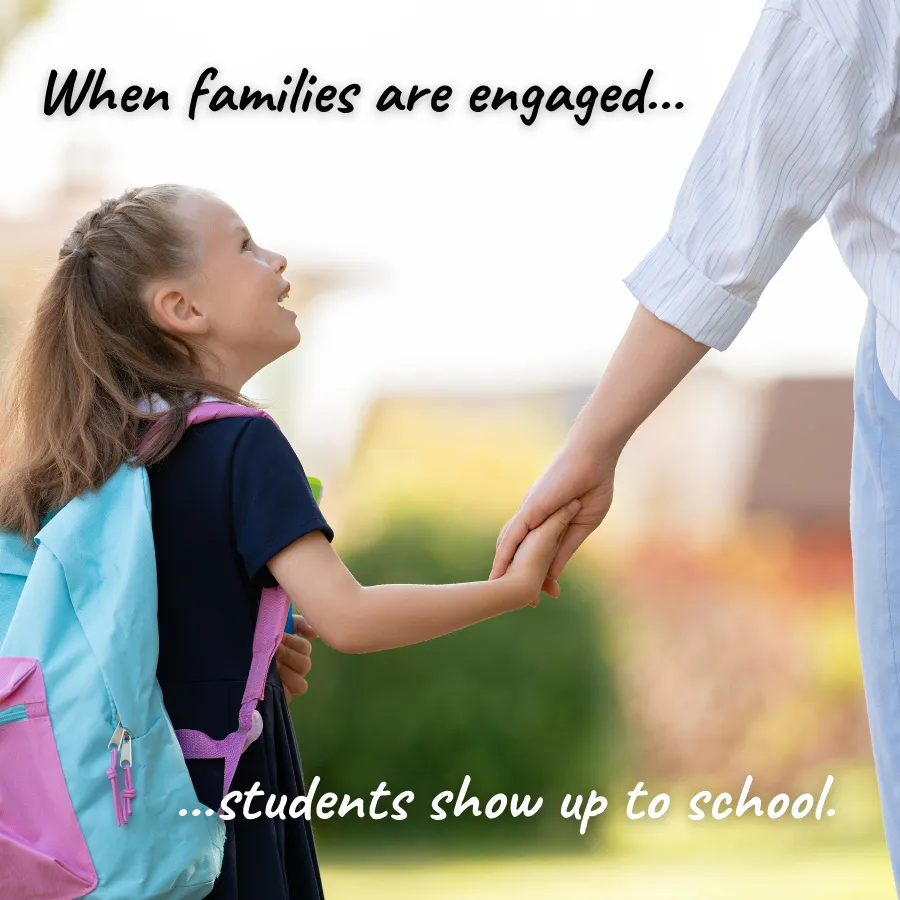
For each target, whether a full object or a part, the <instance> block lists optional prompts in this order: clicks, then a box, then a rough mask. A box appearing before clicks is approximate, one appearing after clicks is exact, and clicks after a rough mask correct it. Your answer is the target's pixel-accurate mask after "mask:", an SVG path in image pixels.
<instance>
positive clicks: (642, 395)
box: [567, 305, 709, 456]
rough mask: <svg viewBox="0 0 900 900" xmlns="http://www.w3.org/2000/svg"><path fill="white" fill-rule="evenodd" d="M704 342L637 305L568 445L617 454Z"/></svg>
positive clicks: (690, 365) (695, 358)
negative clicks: (699, 341)
mask: <svg viewBox="0 0 900 900" xmlns="http://www.w3.org/2000/svg"><path fill="white" fill-rule="evenodd" d="M707 350H709V347H708V346H707V345H706V344H700V343H697V341H695V340H693V339H691V338H689V337H688V336H687V335H686V334H684V332H682V331H679V330H678V329H677V328H675V327H673V326H672V325H669V324H668V323H666V322H663V321H661V320H660V319H657V318H656V316H654V315H653V313H651V312H649V311H648V310H647V309H645V308H644V307H643V306H641V305H638V307H637V309H636V310H635V313H634V316H633V318H632V320H631V323H630V324H629V326H628V329H627V330H626V332H625V334H624V335H623V337H622V340H621V341H620V342H619V346H618V347H617V348H616V351H615V353H614V354H613V357H612V359H611V360H610V362H609V365H608V366H607V367H606V371H605V372H604V373H603V376H602V377H601V379H600V382H599V383H598V385H597V387H596V389H595V390H594V393H593V394H592V395H591V398H590V400H588V402H587V404H586V405H585V407H584V409H583V410H582V411H581V412H580V413H579V415H578V417H577V418H576V420H575V422H574V424H573V425H572V429H571V431H570V432H569V438H568V441H567V443H568V445H569V446H570V447H577V448H579V449H583V450H586V451H588V452H590V453H592V454H595V455H602V454H612V455H616V456H617V455H618V454H619V453H620V452H621V451H622V448H623V447H624V446H625V444H626V443H627V442H628V440H629V438H630V437H631V435H632V434H634V432H635V431H636V430H637V428H638V426H639V425H640V424H641V423H642V422H643V421H644V420H645V419H646V418H647V417H648V416H649V415H650V413H652V412H653V410H655V409H656V407H657V406H659V404H660V403H662V401H663V400H664V399H665V398H666V397H667V396H668V395H669V394H670V393H671V392H672V390H673V389H674V388H675V387H676V385H677V384H678V383H679V382H680V381H681V380H682V379H683V378H684V376H685V375H687V373H688V372H690V370H691V369H692V368H693V367H694V366H695V365H696V364H697V363H698V362H699V361H700V360H701V359H702V358H703V355H704V354H705V353H706V351H707Z"/></svg>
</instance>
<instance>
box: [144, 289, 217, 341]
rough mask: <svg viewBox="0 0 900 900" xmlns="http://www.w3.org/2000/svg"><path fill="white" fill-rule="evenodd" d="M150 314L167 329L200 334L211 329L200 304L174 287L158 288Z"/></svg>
mask: <svg viewBox="0 0 900 900" xmlns="http://www.w3.org/2000/svg"><path fill="white" fill-rule="evenodd" d="M150 315H151V316H152V317H153V319H154V320H155V321H156V324H157V325H159V326H160V328H162V329H163V330H165V331H171V332H174V333H175V334H186V335H194V336H196V335H200V334H206V332H207V331H208V330H209V319H208V318H207V316H206V314H205V313H204V312H203V310H202V309H201V308H200V306H199V305H198V304H197V303H196V302H195V301H194V300H191V299H190V298H189V297H188V296H186V295H185V294H184V293H182V292H181V291H179V290H177V289H176V288H173V287H162V288H159V289H158V290H156V291H155V292H154V294H153V296H152V297H151V299H150Z"/></svg>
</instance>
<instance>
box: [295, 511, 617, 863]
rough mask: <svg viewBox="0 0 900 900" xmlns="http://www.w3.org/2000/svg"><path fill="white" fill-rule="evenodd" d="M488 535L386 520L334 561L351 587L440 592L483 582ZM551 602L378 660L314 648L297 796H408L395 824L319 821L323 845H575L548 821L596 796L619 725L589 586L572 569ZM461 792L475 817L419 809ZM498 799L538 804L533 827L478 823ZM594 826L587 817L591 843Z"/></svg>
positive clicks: (352, 817)
mask: <svg viewBox="0 0 900 900" xmlns="http://www.w3.org/2000/svg"><path fill="white" fill-rule="evenodd" d="M495 537H496V533H495V532H492V533H486V532H485V533H477V532H473V531H471V530H464V529H461V528H460V527H459V526H454V525H452V524H450V523H447V522H440V521H427V520H406V521H398V522H395V523H394V524H392V525H391V526H389V527H388V529H387V530H386V531H385V532H384V533H383V534H382V536H381V537H380V538H379V539H378V540H377V541H376V542H375V543H373V544H371V545H370V546H367V547H365V548H363V549H360V550H357V551H356V552H353V553H351V554H346V555H345V556H344V559H345V562H346V563H347V565H348V567H349V568H350V570H351V571H352V572H353V573H354V575H355V576H356V577H357V579H358V580H359V581H360V583H361V584H366V585H371V584H384V583H421V584H444V583H451V582H461V581H477V580H481V579H484V578H486V577H487V574H488V573H489V571H490V567H491V562H492V559H493V552H494V541H495ZM561 588H562V596H561V597H560V599H559V600H553V599H550V598H548V597H546V596H544V597H542V600H541V603H540V605H539V606H538V608H537V609H532V608H526V609H524V610H521V611H518V612H514V613H509V614H505V615H501V616H498V617H496V618H494V619H491V620H488V621H487V622H484V623H482V624H479V625H476V626H474V627H471V628H467V629H464V630H462V631H460V632H456V633H455V634H452V635H448V636H446V637H443V638H439V639H437V640H433V641H428V642H426V643H423V644H418V645H415V646H412V647H403V648H398V649H396V650H390V651H387V652H382V653H370V654H363V655H342V654H339V653H336V652H335V651H333V650H332V649H331V648H330V647H328V646H326V645H325V644H324V643H322V642H316V645H315V649H314V651H313V669H312V672H311V674H310V678H309V681H310V690H309V692H308V693H307V694H306V695H305V696H303V697H301V698H298V699H297V700H295V701H294V702H293V704H292V713H293V717H294V724H295V728H296V731H297V738H298V742H299V745H300V749H301V753H302V756H303V761H304V773H305V777H306V782H307V785H309V784H310V782H311V781H312V779H313V778H314V776H316V775H318V776H320V779H321V781H320V783H319V785H318V788H317V796H316V798H315V801H316V802H317V800H318V798H319V797H321V796H322V794H323V793H325V792H327V791H330V792H333V793H336V794H338V795H339V796H342V795H344V794H348V795H351V796H353V797H356V796H359V797H362V798H364V800H365V801H366V804H367V805H366V809H367V811H368V802H369V800H370V792H372V791H374V790H375V789H376V788H377V787H378V785H379V784H380V783H381V782H382V781H385V782H387V785H386V787H387V789H388V790H389V791H391V795H392V796H391V797H389V798H386V799H383V800H381V801H380V805H379V810H388V811H389V812H393V810H392V809H391V802H392V799H393V796H395V795H396V794H398V793H400V792H401V791H403V790H411V791H413V792H414V793H415V799H414V800H413V801H412V802H411V803H410V804H407V805H406V806H405V807H404V808H405V810H406V812H407V818H406V819H405V820H402V821H398V820H394V819H391V818H385V819H380V820H373V819H371V818H369V816H368V814H367V815H366V816H365V818H363V819H360V818H358V816H357V815H356V814H355V813H352V812H351V813H350V814H349V815H345V816H344V817H339V816H337V815H335V816H333V817H332V818H331V819H319V818H318V817H316V816H315V815H314V818H313V827H314V829H315V832H316V835H317V837H318V838H320V839H322V840H323V843H324V844H325V845H326V846H333V845H336V844H342V843H352V844H354V845H357V846H358V845H359V844H360V843H367V844H379V843H381V842H383V841H384V842H390V843H391V845H392V847H395V846H397V845H398V844H405V845H407V846H409V845H423V844H424V845H436V844H437V845H441V846H443V847H447V846H452V845H455V844H462V845H466V846H467V848H468V849H471V848H472V846H473V845H482V844H484V843H485V842H489V843H491V844H492V845H496V844H497V843H498V842H499V843H503V842H508V841H511V842H514V843H515V846H516V847H518V848H522V847H523V845H525V844H535V845H541V846H542V847H545V846H546V845H547V844H548V842H549V843H551V844H555V845H556V846H565V847H573V846H574V845H579V844H585V843H587V842H585V841H584V840H583V839H581V835H579V833H578V823H577V822H574V821H572V820H564V819H562V817H561V816H560V814H559V807H560V803H561V801H562V798H563V797H564V795H565V794H566V793H573V794H576V793H582V794H585V795H587V794H589V793H590V791H591V790H592V789H596V790H597V791H598V792H599V793H605V792H606V789H607V788H608V786H609V784H610V774H611V772H610V769H611V766H612V759H613V756H614V752H615V750H616V748H617V745H618V735H620V733H621V729H620V728H619V725H618V704H617V702H616V697H615V693H614V688H613V678H612V670H611V665H610V663H609V661H608V659H607V655H606V651H605V635H606V628H605V624H604V620H603V618H602V602H601V601H602V597H601V596H599V595H598V590H597V585H596V583H595V582H594V581H592V580H589V579H587V578H586V577H584V575H580V574H579V573H578V570H577V567H576V565H575V564H571V565H570V566H569V568H568V569H567V570H566V572H565V573H564V575H563V579H562V581H561ZM466 775H469V776H470V777H471V785H470V787H469V791H468V796H470V797H471V796H478V797H479V798H480V800H481V806H482V815H481V816H480V817H477V818H476V817H473V816H472V815H471V814H470V813H465V814H463V815H461V816H460V817H459V818H456V817H454V816H453V813H452V803H449V804H448V803H445V804H444V808H445V810H447V811H448V813H449V815H448V818H446V819H444V820H442V821H435V820H432V819H431V818H430V815H431V814H432V812H433V809H432V805H431V804H432V799H433V797H435V796H436V795H437V794H438V793H440V792H441V791H443V790H450V791H453V792H454V794H456V793H457V792H458V791H459V789H460V787H461V785H462V782H463V779H464V777H465V776H466ZM496 793H505V794H507V795H508V796H511V795H512V794H513V793H517V794H519V795H520V797H521V795H523V794H530V795H531V797H532V800H534V799H535V798H536V797H538V796H542V797H543V798H544V804H543V806H542V808H541V809H540V811H539V812H538V813H537V814H536V815H535V816H533V817H531V818H526V817H524V816H522V817H519V818H513V817H512V816H510V815H509V814H508V812H507V813H504V814H503V815H501V816H499V817H498V818H495V819H487V818H486V817H485V815H484V813H483V807H484V804H485V803H486V801H487V800H488V799H489V798H490V797H491V796H492V795H494V794H496ZM602 821H603V818H602V817H601V818H599V819H595V820H593V822H592V824H591V832H592V834H594V835H595V836H596V833H597V832H599V831H600V830H601V828H602Z"/></svg>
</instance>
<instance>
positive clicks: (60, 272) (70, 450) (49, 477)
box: [0, 184, 253, 540]
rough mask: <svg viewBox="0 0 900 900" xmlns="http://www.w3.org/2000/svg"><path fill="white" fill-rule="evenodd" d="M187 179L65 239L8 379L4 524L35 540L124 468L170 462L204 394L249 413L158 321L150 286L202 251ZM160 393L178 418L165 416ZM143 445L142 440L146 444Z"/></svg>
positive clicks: (0, 441) (1, 457)
mask: <svg viewBox="0 0 900 900" xmlns="http://www.w3.org/2000/svg"><path fill="white" fill-rule="evenodd" d="M191 192H194V193H206V192H204V191H200V190H198V189H196V188H190V187H186V186H184V185H177V184H160V185H154V186H151V187H143V188H131V189H129V190H127V191H125V193H123V194H122V195H121V196H120V197H116V198H114V199H111V200H105V201H104V202H103V203H101V204H100V206H98V207H97V208H96V209H94V210H91V211H90V212H88V213H86V214H85V215H83V216H82V217H81V218H80V219H79V220H78V222H77V223H76V225H75V228H74V229H73V230H72V232H71V234H70V235H69V236H68V237H67V238H66V240H65V241H64V243H63V246H62V248H61V250H60V251H59V258H58V261H57V264H56V268H55V270H54V271H53V274H52V275H51V277H50V279H49V281H48V283H47V285H46V286H45V288H44V290H43V292H42V294H41V297H40V300H39V302H38V305H37V309H36V310H35V313H34V316H33V318H32V321H31V324H30V327H29V328H28V331H27V333H26V335H25V338H24V341H23V342H22V344H21V346H20V349H19V351H18V353H17V354H16V356H15V357H14V358H13V360H12V365H11V367H10V369H9V370H8V372H7V375H6V378H5V385H4V387H5V396H4V398H3V399H4V403H3V406H4V407H5V408H4V409H3V411H2V418H0V528H2V529H6V530H12V531H18V532H21V533H22V534H23V535H24V536H25V537H26V538H27V539H28V540H32V539H33V538H34V535H35V534H36V533H37V532H38V530H39V529H40V526H41V520H42V519H43V517H44V516H45V515H46V514H47V513H49V512H51V511H53V510H56V509H58V508H59V507H61V506H63V505H64V504H65V503H67V502H68V501H69V500H71V499H73V498H74V497H77V496H78V495H79V494H81V493H82V492H83V491H85V490H88V489H96V488H98V487H99V486H100V485H101V484H103V482H104V481H105V480H106V479H107V478H109V477H110V475H112V473H113V472H114V471H115V470H116V469H117V468H118V467H119V465H121V463H122V462H123V461H129V462H130V463H131V464H133V465H135V466H137V465H146V464H149V463H153V462H157V461H158V460H160V459H162V458H163V457H165V456H166V455H167V454H168V453H169V452H170V451H171V450H172V448H173V447H174V446H175V445H176V443H177V442H178V440H179V438H180V437H181V435H182V433H183V431H184V429H185V427H186V424H187V411H188V409H189V408H190V407H191V406H193V405H194V404H196V403H197V402H199V400H200V399H201V397H203V396H204V395H208V394H212V395H215V396H216V397H219V398H221V399H222V400H227V401H230V402H232V403H240V404H242V405H245V406H251V405H253V404H251V403H250V401H249V400H247V399H246V398H245V397H244V396H243V395H241V394H239V393H236V392H235V391H232V390H230V389H229V388H227V387H225V386H224V385H222V384H217V383H215V382H213V381H210V380H208V379H207V378H204V376H203V374H202V371H201V365H200V356H201V350H200V349H199V348H198V347H196V346H194V345H192V344H191V343H189V342H188V341H187V340H184V339H182V338H181V337H178V336H176V335H173V334H169V333H168V332H166V331H164V330H163V329H162V328H160V327H159V326H157V325H156V324H155V323H154V322H153V320H152V319H151V317H150V314H149V310H148V305H147V301H146V300H145V299H144V294H145V289H146V288H147V287H148V285H149V284H150V282H151V280H156V279H161V278H167V277H171V276H176V275H185V274H188V273H190V272H191V271H193V270H194V268H195V267H196V265H197V256H196V253H197V251H196V247H195V245H193V244H192V240H191V238H190V236H189V234H188V232H187V229H186V227H185V223H184V221H183V220H182V219H181V217H180V216H179V215H178V214H177V212H176V211H175V208H174V207H175V203H176V201H177V200H178V199H179V198H180V197H182V196H183V195H185V194H187V193H191ZM153 394H156V395H158V396H159V397H160V398H161V399H162V400H164V401H165V402H167V403H168V404H169V407H170V412H171V414H170V415H168V416H166V417H165V418H164V419H163V421H161V422H159V424H158V425H156V426H154V427H152V428H151V429H150V430H149V431H145V429H144V426H146V425H147V424H148V423H149V422H151V421H153V420H155V419H158V418H159V414H158V413H153V412H150V411H149V409H148V407H147V405H146V402H145V403H144V404H143V405H142V403H141V402H142V401H147V400H149V399H150V397H151V396H152V395H153ZM142 435H143V439H142V440H141V443H140V444H139V437H141V436H142Z"/></svg>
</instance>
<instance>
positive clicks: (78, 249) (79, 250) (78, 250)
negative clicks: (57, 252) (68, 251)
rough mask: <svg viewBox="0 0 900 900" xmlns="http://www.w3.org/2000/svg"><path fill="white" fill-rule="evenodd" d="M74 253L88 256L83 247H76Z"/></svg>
mask: <svg viewBox="0 0 900 900" xmlns="http://www.w3.org/2000/svg"><path fill="white" fill-rule="evenodd" d="M72 253H77V254H78V255H79V256H85V257H86V256H87V255H88V254H87V253H86V252H85V251H84V250H82V249H81V247H76V248H75V249H74V250H73V251H72Z"/></svg>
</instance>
